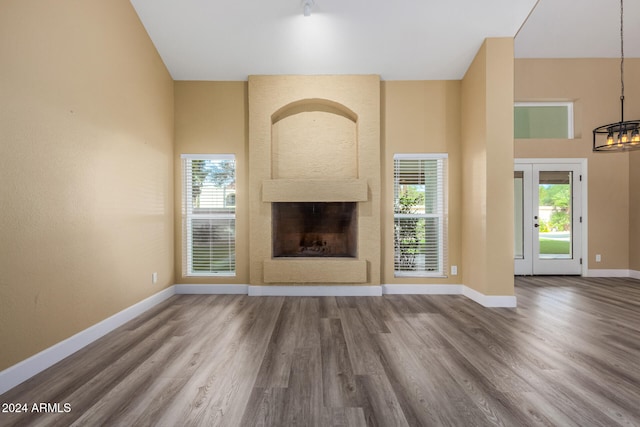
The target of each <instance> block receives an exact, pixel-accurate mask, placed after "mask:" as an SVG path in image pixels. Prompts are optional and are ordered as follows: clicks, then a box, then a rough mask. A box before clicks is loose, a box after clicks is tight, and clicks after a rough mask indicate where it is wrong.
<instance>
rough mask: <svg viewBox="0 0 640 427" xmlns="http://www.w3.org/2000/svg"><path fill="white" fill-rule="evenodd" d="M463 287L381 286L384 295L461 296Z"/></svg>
mask: <svg viewBox="0 0 640 427" xmlns="http://www.w3.org/2000/svg"><path fill="white" fill-rule="evenodd" d="M463 288H464V285H382V293H383V294H385V295H462V290H463Z"/></svg>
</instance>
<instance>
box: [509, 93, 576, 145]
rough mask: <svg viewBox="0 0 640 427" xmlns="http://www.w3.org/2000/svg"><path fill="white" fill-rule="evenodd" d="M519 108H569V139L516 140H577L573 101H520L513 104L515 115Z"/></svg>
mask: <svg viewBox="0 0 640 427" xmlns="http://www.w3.org/2000/svg"><path fill="white" fill-rule="evenodd" d="M517 107H567V137H566V138H564V137H557V138H516V136H515V129H514V139H522V140H526V139H575V123H574V121H575V115H574V102H573V101H518V102H514V103H513V108H514V114H515V109H516V108H517Z"/></svg>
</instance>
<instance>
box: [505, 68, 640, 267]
mask: <svg viewBox="0 0 640 427" xmlns="http://www.w3.org/2000/svg"><path fill="white" fill-rule="evenodd" d="M619 94H620V61H619V60H616V59H518V60H516V62H515V99H516V101H548V100H572V101H574V102H575V108H576V110H577V111H576V125H575V127H576V132H575V133H576V138H575V139H573V140H535V139H534V140H516V142H515V157H522V158H527V157H530V158H545V157H560V158H562V157H566V158H586V159H587V162H588V175H589V180H588V221H589V223H588V233H589V238H588V245H589V246H588V252H589V253H588V259H587V260H588V266H589V268H590V269H628V268H634V267H630V264H633V265H636V267H638V264H640V261H636V262H635V263H634V260H633V253H634V251H637V243H636V242H638V240H639V238H640V236H639V235H638V234H637V233H638V229H637V219H635V218H637V217H638V214H639V213H640V212H639V211H638V204H637V200H638V197H637V193H635V195H634V194H632V192H633V191H637V188H636V189H634V187H633V185H634V183H636V184H637V182H638V179H637V175H635V176H636V178H635V180H634V176H633V173H632V174H630V164H631V165H634V164H635V165H637V164H638V163H637V162H638V160H637V154H635V153H634V154H633V155H634V156H636V157H635V158H632V159H631V160H630V158H629V154H627V153H593V152H592V133H591V132H592V130H593V129H594V128H595V127H597V126H601V125H603V124H606V123H612V122H615V121H618V120H620V99H619V96H620V95H619ZM625 96H626V103H625V118H626V119H637V118H640V102H639V100H640V59H626V60H625ZM634 162H635V163H634ZM636 167H637V166H636ZM630 200H631V204H630ZM634 203H635V205H634ZM634 214H635V217H634V216H633V215H634ZM630 215H631V216H630ZM630 224H631V227H630ZM634 224H635V227H636V228H635V229H634V228H633V227H634ZM634 238H635V240H634ZM630 248H631V251H630ZM596 254H601V255H602V262H600V263H596V262H595V255H596ZM635 254H636V258H635V259H636V260H637V259H638V256H637V254H638V252H635ZM636 269H637V268H636Z"/></svg>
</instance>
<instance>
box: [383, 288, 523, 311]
mask: <svg viewBox="0 0 640 427" xmlns="http://www.w3.org/2000/svg"><path fill="white" fill-rule="evenodd" d="M382 291H383V293H384V294H388V295H391V294H403V295H464V296H466V297H467V298H469V299H471V300H473V301H475V302H477V303H478V304H480V305H482V306H484V307H506V308H513V307H516V306H517V302H516V297H515V296H511V295H485V294H482V293H480V292H478V291H476V290H474V289H471V288H470V287H468V286H465V285H382Z"/></svg>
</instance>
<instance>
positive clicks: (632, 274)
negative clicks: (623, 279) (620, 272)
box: [629, 270, 640, 280]
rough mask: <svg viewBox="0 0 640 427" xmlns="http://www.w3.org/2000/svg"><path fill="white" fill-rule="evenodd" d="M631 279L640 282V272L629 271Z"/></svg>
mask: <svg viewBox="0 0 640 427" xmlns="http://www.w3.org/2000/svg"><path fill="white" fill-rule="evenodd" d="M629 277H631V278H632V279H638V280H640V271H638V270H629Z"/></svg>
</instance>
